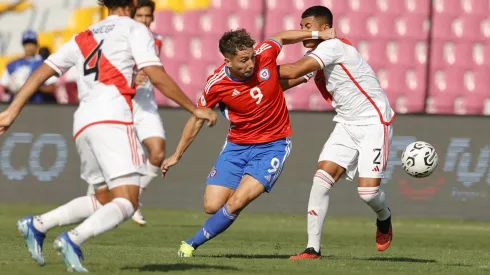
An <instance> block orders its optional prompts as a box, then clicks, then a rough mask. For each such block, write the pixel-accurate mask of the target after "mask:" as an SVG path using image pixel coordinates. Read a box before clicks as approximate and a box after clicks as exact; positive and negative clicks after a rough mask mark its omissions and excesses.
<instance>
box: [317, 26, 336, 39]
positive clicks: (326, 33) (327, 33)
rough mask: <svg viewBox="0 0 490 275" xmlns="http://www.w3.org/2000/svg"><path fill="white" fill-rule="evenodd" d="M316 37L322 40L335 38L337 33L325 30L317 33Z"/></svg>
mask: <svg viewBox="0 0 490 275" xmlns="http://www.w3.org/2000/svg"><path fill="white" fill-rule="evenodd" d="M318 37H319V38H320V39H322V40H328V39H332V38H337V33H336V32H335V29H334V28H330V29H326V30H323V31H321V32H319V33H318Z"/></svg>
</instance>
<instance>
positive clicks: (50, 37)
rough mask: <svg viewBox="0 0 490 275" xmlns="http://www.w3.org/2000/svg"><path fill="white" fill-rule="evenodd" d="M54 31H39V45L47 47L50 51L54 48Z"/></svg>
mask: <svg viewBox="0 0 490 275" xmlns="http://www.w3.org/2000/svg"><path fill="white" fill-rule="evenodd" d="M54 38H55V33H54V32H41V33H39V34H38V40H39V46H41V47H47V48H48V49H49V50H50V51H51V52H53V51H54V50H55V47H54Z"/></svg>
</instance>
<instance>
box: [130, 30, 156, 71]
mask: <svg viewBox="0 0 490 275" xmlns="http://www.w3.org/2000/svg"><path fill="white" fill-rule="evenodd" d="M129 44H130V47H131V53H132V55H133V58H134V60H135V62H136V65H137V66H138V70H141V69H142V68H144V67H148V66H162V62H161V61H160V58H159V57H158V56H157V53H156V50H155V38H154V37H153V35H152V34H151V32H150V30H149V29H148V28H147V27H146V26H145V25H143V24H141V23H138V24H135V25H133V26H132V27H131V31H130V34H129Z"/></svg>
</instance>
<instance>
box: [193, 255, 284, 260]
mask: <svg viewBox="0 0 490 275" xmlns="http://www.w3.org/2000/svg"><path fill="white" fill-rule="evenodd" d="M290 256H291V255H280V254H269V255H264V254H221V255H219V254H218V255H202V256H199V257H203V258H229V259H289V257H290Z"/></svg>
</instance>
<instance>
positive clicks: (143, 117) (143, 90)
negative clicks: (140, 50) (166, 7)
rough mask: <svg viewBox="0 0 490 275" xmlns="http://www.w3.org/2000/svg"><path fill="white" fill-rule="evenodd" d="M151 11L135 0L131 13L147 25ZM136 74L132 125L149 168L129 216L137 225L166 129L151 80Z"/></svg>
mask: <svg viewBox="0 0 490 275" xmlns="http://www.w3.org/2000/svg"><path fill="white" fill-rule="evenodd" d="M154 11H155V2H153V1H152V0H138V1H137V3H136V7H135V8H134V10H133V13H132V14H131V17H132V18H133V19H134V20H136V21H137V22H140V23H142V24H144V25H145V26H146V27H148V28H149V27H150V24H151V23H152V22H153V19H154V15H153V13H154ZM153 37H155V50H156V52H157V55H160V52H161V48H162V38H161V36H159V35H158V34H153ZM135 74H136V79H135V83H136V95H135V96H134V98H133V116H134V129H135V131H136V136H137V137H138V139H139V141H141V142H142V143H143V145H144V147H145V148H146V151H147V152H148V158H147V160H146V167H147V169H148V171H147V174H146V175H145V176H143V177H142V178H141V185H140V205H139V208H138V209H137V210H136V211H135V212H134V214H133V217H132V219H133V221H134V222H135V223H137V224H139V225H145V224H146V221H145V218H144V216H143V214H142V213H141V206H142V204H141V194H142V193H143V191H144V190H145V188H147V187H148V185H149V184H150V182H151V181H152V180H153V179H154V178H156V177H157V176H158V174H159V173H160V166H161V165H162V162H163V159H164V158H165V130H164V128H163V123H162V120H161V118H160V115H159V114H158V105H157V103H156V101H155V95H154V94H153V89H154V87H153V84H151V82H150V81H149V79H148V77H147V76H146V75H145V73H144V72H143V71H142V70H140V71H138V72H135ZM87 194H88V195H93V194H95V190H94V188H93V185H89V186H88V192H87Z"/></svg>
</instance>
